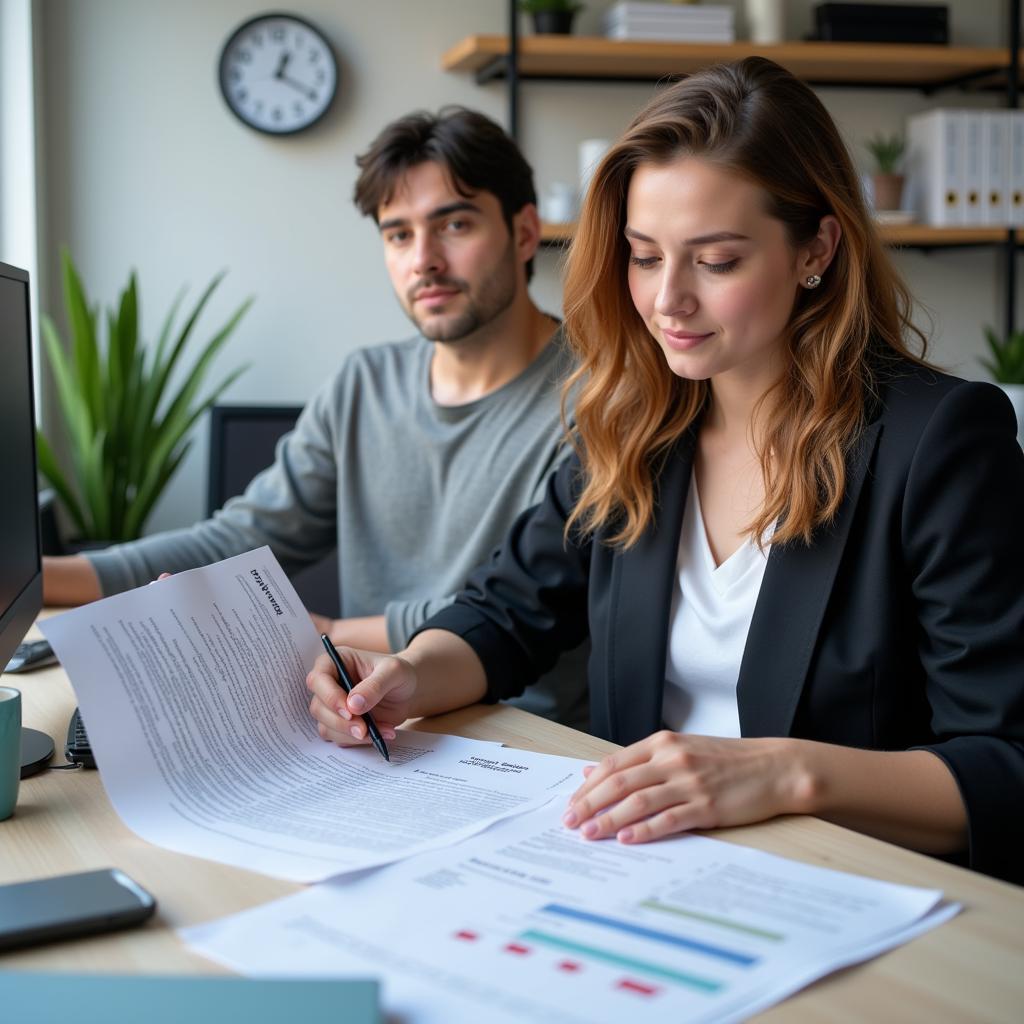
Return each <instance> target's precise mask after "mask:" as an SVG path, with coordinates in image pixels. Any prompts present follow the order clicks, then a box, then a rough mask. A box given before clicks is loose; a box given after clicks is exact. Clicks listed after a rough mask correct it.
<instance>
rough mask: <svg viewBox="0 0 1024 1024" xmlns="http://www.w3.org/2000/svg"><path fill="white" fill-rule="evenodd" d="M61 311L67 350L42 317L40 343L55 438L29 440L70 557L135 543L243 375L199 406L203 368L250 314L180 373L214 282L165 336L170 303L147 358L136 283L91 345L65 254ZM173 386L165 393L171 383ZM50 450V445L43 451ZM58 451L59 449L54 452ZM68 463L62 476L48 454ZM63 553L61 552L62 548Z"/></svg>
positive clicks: (231, 322) (94, 313)
mask: <svg viewBox="0 0 1024 1024" xmlns="http://www.w3.org/2000/svg"><path fill="white" fill-rule="evenodd" d="M61 264H62V271H63V281H64V304H65V309H66V313H67V320H68V326H69V330H70V334H71V344H70V345H69V346H65V345H64V343H63V342H62V341H61V338H60V335H59V333H58V331H57V328H56V326H55V325H54V323H53V321H52V320H51V319H50V318H49V317H43V320H42V327H43V342H44V346H45V351H46V355H47V357H48V362H49V364H50V370H51V372H52V373H53V377H54V382H55V384H56V394H57V399H58V402H57V412H58V414H59V415H58V416H57V417H56V418H55V423H54V427H55V429H54V431H53V433H51V434H49V436H47V435H46V434H44V433H43V432H41V431H40V432H39V433H38V434H37V452H38V456H39V469H40V472H41V473H42V475H43V476H44V477H46V479H47V480H48V481H49V483H50V485H51V486H52V487H53V489H54V490H55V491H56V493H57V496H58V499H59V500H60V502H61V504H63V506H64V508H65V510H66V511H67V513H68V515H69V516H70V518H71V521H72V523H73V527H74V530H75V532H76V534H77V536H76V537H75V539H74V541H73V547H72V548H71V549H72V550H74V549H78V550H82V549H84V548H88V547H102V546H104V545H105V544H109V543H112V542H115V541H123V540H134V539H135V538H136V537H139V536H140V535H141V533H142V528H143V526H144V525H145V523H146V519H147V517H148V516H149V513H150V512H151V511H152V509H153V506H154V504H155V503H156V501H157V499H158V498H159V497H160V495H161V494H162V493H163V490H164V488H165V487H166V486H167V484H168V482H169V481H170V479H171V477H172V476H173V475H174V472H175V470H176V469H177V468H178V466H179V465H180V464H181V460H182V459H183V458H184V457H185V453H186V452H187V451H188V449H189V448H190V447H191V444H192V442H191V441H190V440H189V439H188V435H189V433H190V432H191V431H192V428H193V427H194V426H195V423H196V420H197V419H198V418H199V416H200V415H201V414H202V413H203V412H204V411H205V410H206V409H207V408H209V406H211V405H212V404H213V403H214V402H215V401H216V399H217V398H218V397H219V395H220V394H221V392H222V391H224V389H225V388H227V387H228V385H229V384H231V383H232V382H233V381H234V380H235V378H236V377H238V375H239V374H240V373H241V372H242V370H244V369H245V367H240V368H239V369H237V370H235V371H234V372H232V373H229V374H228V375H227V376H226V377H225V378H224V379H223V380H222V381H221V382H220V383H219V384H218V385H217V386H216V387H215V388H213V389H212V391H211V392H210V393H208V394H207V396H206V397H205V398H201V399H200V398H199V394H198V392H199V389H200V388H201V387H202V384H203V380H204V379H205V377H206V375H207V372H208V370H209V369H210V363H211V361H212V360H213V358H214V356H215V355H216V354H217V353H218V352H219V351H220V349H221V347H222V346H223V344H224V342H225V341H227V339H228V336H229V335H230V334H231V333H232V331H233V330H234V329H235V327H236V325H237V324H238V321H239V320H240V319H241V318H242V316H243V314H244V313H245V311H246V310H247V309H248V308H249V306H250V304H251V301H252V300H251V299H250V300H247V301H246V302H244V303H243V304H242V305H241V306H240V307H239V308H238V309H237V310H236V311H235V312H234V313H233V314H232V315H231V316H230V317H229V319H228V321H227V323H225V324H224V325H223V326H222V327H221V328H220V330H219V331H217V333H216V334H215V335H214V336H213V337H212V338H211V339H210V340H209V341H207V342H206V344H205V346H204V347H203V348H202V350H201V351H200V353H199V355H198V358H197V359H196V361H195V363H194V364H193V366H192V368H191V369H190V370H188V371H187V372H182V371H181V368H180V367H179V363H180V361H181V357H182V353H183V352H184V349H185V346H186V344H187V342H188V340H189V336H190V335H191V333H192V330H193V328H194V326H195V323H196V320H197V319H198V318H199V315H200V313H201V312H202V310H203V307H204V306H205V305H206V303H207V301H208V300H209V298H210V296H211V295H212V294H213V291H214V289H215V288H216V287H217V285H218V284H219V283H220V279H221V277H222V276H223V275H218V276H217V277H215V278H214V279H213V281H211V282H210V284H209V285H208V286H207V287H206V290H205V291H204V292H203V294H202V296H201V297H200V299H199V301H198V302H197V303H196V305H195V307H194V308H193V309H192V311H191V312H190V313H189V315H188V316H187V317H186V318H185V323H184V326H183V327H182V328H181V329H180V330H177V332H176V333H173V334H172V332H173V331H174V330H175V329H174V320H175V319H176V315H177V311H178V306H179V305H180V302H181V298H182V296H181V295H179V296H178V299H177V300H176V301H175V303H174V305H173V306H172V307H171V311H170V313H168V315H167V318H166V320H165V321H164V324H163V330H162V331H161V333H160V337H159V339H158V341H157V344H156V346H155V347H154V348H151V349H149V350H148V351H147V349H146V348H145V347H144V345H143V344H142V342H141V339H140V336H139V303H138V291H137V286H136V280H135V274H134V273H132V274H131V275H130V277H129V279H128V285H127V287H126V288H125V290H124V291H123V292H122V294H121V297H120V301H119V302H118V305H117V307H116V308H115V309H108V310H107V311H106V316H105V317H104V322H105V323H106V325H107V341H106V344H105V345H101V344H100V331H99V309H98V308H97V307H95V306H92V305H90V303H89V300H88V298H87V296H86V294H85V290H84V288H83V287H82V282H81V279H80V278H79V276H78V272H77V271H76V270H75V266H74V264H73V263H72V261H71V257H70V255H69V254H68V252H67V250H65V251H63V252H62V253H61ZM179 372H181V374H182V379H181V380H180V382H178V383H175V385H174V386H173V387H172V384H171V377H172V376H175V377H177V375H178V373H179ZM51 442H52V443H51ZM58 442H59V443H58ZM58 449H64V450H65V451H66V452H67V453H68V456H69V460H68V461H69V463H70V467H71V472H70V475H65V473H64V471H63V470H62V468H61V466H60V464H59V463H58V461H57V457H56V451H57V450H58ZM65 547H67V545H65Z"/></svg>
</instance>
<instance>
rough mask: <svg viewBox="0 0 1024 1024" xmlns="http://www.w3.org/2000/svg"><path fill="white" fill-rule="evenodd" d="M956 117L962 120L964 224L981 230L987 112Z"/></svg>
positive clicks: (961, 112)
mask: <svg viewBox="0 0 1024 1024" xmlns="http://www.w3.org/2000/svg"><path fill="white" fill-rule="evenodd" d="M956 116H957V117H958V118H961V119H962V122H963V127H962V128H961V132H962V135H961V138H962V139H963V144H962V145H961V146H960V147H959V156H960V161H961V163H962V165H963V171H962V173H961V175H960V181H961V188H962V189H963V207H962V213H961V223H962V224H965V225H968V226H970V227H978V226H979V225H981V224H984V223H985V203H984V201H983V200H984V195H985V180H984V177H985V176H984V168H983V160H982V158H983V155H984V152H985V146H984V140H983V135H984V128H985V120H984V112H983V111H978V110H959V111H957V112H956Z"/></svg>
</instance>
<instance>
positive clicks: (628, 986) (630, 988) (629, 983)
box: [615, 978, 658, 996]
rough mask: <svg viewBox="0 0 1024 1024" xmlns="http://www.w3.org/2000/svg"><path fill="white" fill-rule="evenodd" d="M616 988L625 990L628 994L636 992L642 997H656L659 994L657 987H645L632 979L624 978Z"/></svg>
mask: <svg viewBox="0 0 1024 1024" xmlns="http://www.w3.org/2000/svg"><path fill="white" fill-rule="evenodd" d="M615 987H616V988H621V989H625V990H626V991H627V992H635V993H636V994H637V995H640V996H656V995H657V994H658V989H657V987H656V986H654V985H645V984H644V983H643V982H641V981H633V980H632V979H630V978H623V979H622V981H620V982H619V983H618V985H616V986H615Z"/></svg>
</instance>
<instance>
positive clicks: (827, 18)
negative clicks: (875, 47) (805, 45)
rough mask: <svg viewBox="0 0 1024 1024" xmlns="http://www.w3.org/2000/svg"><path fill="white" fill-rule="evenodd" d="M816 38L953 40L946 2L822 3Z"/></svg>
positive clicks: (818, 9)
mask: <svg viewBox="0 0 1024 1024" xmlns="http://www.w3.org/2000/svg"><path fill="white" fill-rule="evenodd" d="M814 17H815V28H816V32H815V38H816V39H821V40H825V41H827V42H834V43H839V42H842V43H932V44H938V45H946V44H948V43H949V8H948V7H947V6H946V5H945V4H834V3H826V4H818V5H817V7H815V8H814Z"/></svg>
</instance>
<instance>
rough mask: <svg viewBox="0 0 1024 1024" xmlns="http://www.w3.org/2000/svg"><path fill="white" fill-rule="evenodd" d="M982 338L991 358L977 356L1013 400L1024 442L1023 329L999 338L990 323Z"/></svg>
mask: <svg viewBox="0 0 1024 1024" xmlns="http://www.w3.org/2000/svg"><path fill="white" fill-rule="evenodd" d="M985 340H986V341H987V342H988V347H989V351H990V352H991V353H992V358H991V359H985V358H980V359H979V362H980V363H981V365H982V366H984V367H985V369H986V370H988V372H989V373H990V374H992V379H993V380H994V381H995V382H996V384H998V385H999V386H1000V387H1001V388H1002V389H1003V391H1005V392H1006V395H1007V397H1008V398H1009V399H1010V401H1011V402H1012V403H1013V411H1014V412H1015V413H1016V414H1017V440H1018V441H1020V442H1021V444H1022V445H1024V331H1011V332H1010V333H1009V334H1008V335H1007V336H1006V338H1000V337H999V335H998V334H996V332H995V331H994V330H993V329H992V328H991V327H986V328H985Z"/></svg>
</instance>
